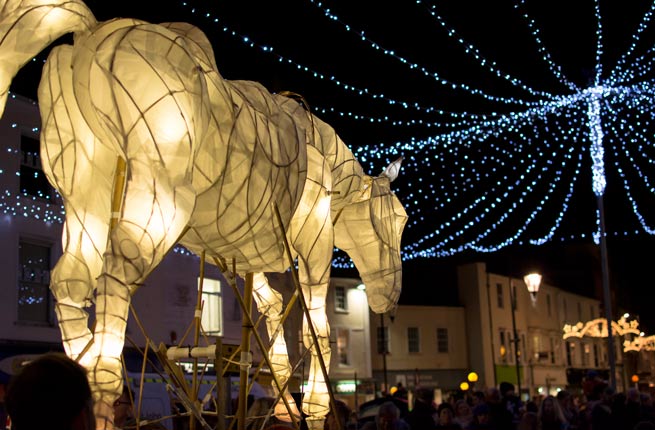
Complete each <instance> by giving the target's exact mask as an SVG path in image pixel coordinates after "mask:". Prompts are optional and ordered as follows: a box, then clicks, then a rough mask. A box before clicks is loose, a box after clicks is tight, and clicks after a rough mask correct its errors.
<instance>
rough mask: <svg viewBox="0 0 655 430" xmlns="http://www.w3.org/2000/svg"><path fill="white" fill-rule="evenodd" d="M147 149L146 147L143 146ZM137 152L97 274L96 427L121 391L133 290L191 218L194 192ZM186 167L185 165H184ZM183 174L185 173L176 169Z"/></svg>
mask: <svg viewBox="0 0 655 430" xmlns="http://www.w3.org/2000/svg"><path fill="white" fill-rule="evenodd" d="M144 152H145V151H144ZM147 157H148V155H146V154H144V153H139V154H137V155H136V157H135V159H131V160H128V170H129V172H130V175H129V180H128V181H127V183H126V187H125V193H124V200H123V207H122V211H121V217H120V218H119V219H118V222H117V224H116V227H115V228H113V229H112V231H111V232H110V236H109V238H110V240H109V244H108V247H107V251H106V252H105V257H104V265H103V269H102V273H101V275H100V277H99V278H98V286H97V299H96V303H97V305H96V314H97V324H96V328H95V331H94V341H95V346H96V351H95V352H96V357H95V362H94V366H93V367H92V369H91V371H90V380H91V381H92V382H93V384H92V386H94V387H95V390H97V393H94V398H95V399H96V403H95V413H96V421H97V428H98V429H100V430H102V429H112V428H113V403H114V401H115V400H116V399H117V398H118V396H119V395H120V390H121V386H122V378H121V375H122V371H121V362H120V355H121V352H122V350H123V344H124V340H125V329H126V325H127V317H128V310H129V304H130V297H131V294H130V293H131V290H132V288H133V287H135V286H136V285H137V284H139V283H141V282H143V281H144V280H145V278H146V277H147V275H148V274H149V273H150V272H151V271H152V269H154V268H155V267H156V266H157V265H158V264H159V263H160V262H161V260H162V259H163V257H164V256H165V255H166V253H167V252H168V251H169V250H170V249H171V248H172V247H173V246H174V245H175V242H176V241H177V239H178V237H179V236H180V235H181V234H182V232H183V231H184V229H185V227H186V225H187V224H188V221H189V218H190V215H191V212H192V210H193V207H194V204H195V194H194V193H193V191H192V190H191V187H190V186H188V184H186V183H185V182H184V181H183V180H180V183H178V184H175V183H174V182H173V180H171V179H170V177H169V176H168V175H169V174H171V171H170V169H173V168H172V167H170V168H166V167H164V166H162V163H161V162H157V161H155V160H152V159H148V158H147ZM182 168H183V167H182ZM178 177H182V178H183V175H178Z"/></svg>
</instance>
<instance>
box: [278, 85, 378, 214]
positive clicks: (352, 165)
mask: <svg viewBox="0 0 655 430" xmlns="http://www.w3.org/2000/svg"><path fill="white" fill-rule="evenodd" d="M277 94H279V95H280V96H283V97H289V98H292V99H294V100H296V101H297V102H298V103H299V104H300V105H301V106H303V107H304V109H305V111H306V115H305V116H304V117H303V118H298V120H299V121H303V122H304V123H305V128H306V129H307V135H308V136H310V137H309V139H308V142H307V143H308V144H309V145H312V146H313V147H314V148H316V149H318V151H319V152H320V153H321V155H323V157H324V158H325V160H326V161H327V163H328V165H329V166H330V170H331V172H332V190H331V191H332V204H331V208H332V211H333V212H334V211H339V210H341V209H342V208H343V207H344V206H346V205H348V204H350V203H351V202H352V201H353V200H354V199H356V198H357V197H359V195H360V191H362V189H363V188H364V183H365V182H367V178H368V176H367V175H366V174H365V173H364V169H363V168H362V166H361V164H359V161H358V160H357V159H356V158H355V156H354V155H353V153H352V151H351V150H350V148H348V146H346V144H345V143H344V142H343V140H341V138H340V137H339V135H338V134H337V132H336V130H335V129H334V128H333V127H332V126H331V125H329V124H327V123H325V122H324V121H322V120H321V119H320V118H318V117H317V116H316V115H314V114H313V113H312V112H311V109H310V107H309V104H308V103H307V101H306V100H305V98H304V97H303V96H302V95H300V94H297V93H293V92H290V91H282V92H279V93H277Z"/></svg>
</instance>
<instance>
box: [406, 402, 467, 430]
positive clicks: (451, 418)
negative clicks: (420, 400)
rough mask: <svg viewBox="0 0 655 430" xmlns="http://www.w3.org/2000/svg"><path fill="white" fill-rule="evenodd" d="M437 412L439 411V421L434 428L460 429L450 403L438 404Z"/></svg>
mask: <svg viewBox="0 0 655 430" xmlns="http://www.w3.org/2000/svg"><path fill="white" fill-rule="evenodd" d="M437 412H438V413H439V423H438V424H437V427H436V428H438V429H440V430H460V429H461V428H462V426H460V425H459V424H457V423H456V422H455V410H454V409H453V407H452V405H451V404H450V403H448V402H443V403H442V404H440V405H439V407H438V408H437ZM417 428H418V427H417Z"/></svg>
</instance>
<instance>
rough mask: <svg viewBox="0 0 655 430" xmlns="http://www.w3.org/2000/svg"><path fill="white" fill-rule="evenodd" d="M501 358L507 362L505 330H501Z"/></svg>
mask: <svg viewBox="0 0 655 430" xmlns="http://www.w3.org/2000/svg"><path fill="white" fill-rule="evenodd" d="M498 351H499V353H500V359H501V361H502V362H503V363H507V345H506V343H505V330H500V346H499V350H498Z"/></svg>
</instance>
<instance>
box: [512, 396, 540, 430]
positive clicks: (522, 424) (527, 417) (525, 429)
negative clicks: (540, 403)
mask: <svg viewBox="0 0 655 430" xmlns="http://www.w3.org/2000/svg"><path fill="white" fill-rule="evenodd" d="M529 403H534V402H532V401H530V402H529ZM517 430H539V418H538V416H537V412H531V411H526V412H525V413H524V414H523V415H522V416H521V419H520V420H519V425H518V427H517Z"/></svg>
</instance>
